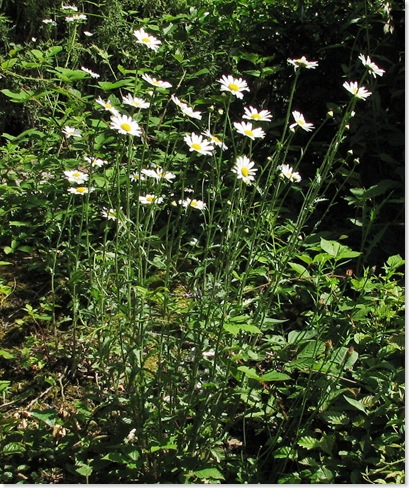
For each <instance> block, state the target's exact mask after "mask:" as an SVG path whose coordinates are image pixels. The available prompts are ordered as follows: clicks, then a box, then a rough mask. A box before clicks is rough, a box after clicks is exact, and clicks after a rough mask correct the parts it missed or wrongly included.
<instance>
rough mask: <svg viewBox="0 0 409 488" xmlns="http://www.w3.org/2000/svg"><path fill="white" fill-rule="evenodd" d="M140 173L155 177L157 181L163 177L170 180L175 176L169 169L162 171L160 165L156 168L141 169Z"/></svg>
mask: <svg viewBox="0 0 409 488" xmlns="http://www.w3.org/2000/svg"><path fill="white" fill-rule="evenodd" d="M141 173H142V174H144V175H145V176H149V177H150V178H155V180H157V181H159V180H161V179H164V180H166V181H169V182H171V181H172V180H173V179H175V178H176V175H175V174H173V173H171V172H170V171H163V169H162V168H160V167H158V168H156V169H143V170H142V171H141Z"/></svg>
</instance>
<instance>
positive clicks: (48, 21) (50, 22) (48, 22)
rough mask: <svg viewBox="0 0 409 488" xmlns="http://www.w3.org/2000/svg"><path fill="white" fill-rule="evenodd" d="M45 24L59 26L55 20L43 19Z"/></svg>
mask: <svg viewBox="0 0 409 488" xmlns="http://www.w3.org/2000/svg"><path fill="white" fill-rule="evenodd" d="M41 22H42V23H43V24H51V25H57V22H56V21H55V20H53V19H43V20H42V21H41Z"/></svg>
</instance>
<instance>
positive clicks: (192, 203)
mask: <svg viewBox="0 0 409 488" xmlns="http://www.w3.org/2000/svg"><path fill="white" fill-rule="evenodd" d="M179 205H182V206H183V207H185V208H187V207H193V208H196V209H197V210H204V209H205V208H206V204H205V203H204V202H203V201H202V200H196V199H195V198H186V200H179Z"/></svg>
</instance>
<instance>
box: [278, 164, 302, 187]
mask: <svg viewBox="0 0 409 488" xmlns="http://www.w3.org/2000/svg"><path fill="white" fill-rule="evenodd" d="M278 169H279V170H280V176H281V178H287V179H289V180H290V181H295V182H297V183H298V182H300V181H301V176H300V173H297V172H296V171H294V170H293V168H292V167H291V166H290V165H288V164H282V165H281V166H279V167H278Z"/></svg>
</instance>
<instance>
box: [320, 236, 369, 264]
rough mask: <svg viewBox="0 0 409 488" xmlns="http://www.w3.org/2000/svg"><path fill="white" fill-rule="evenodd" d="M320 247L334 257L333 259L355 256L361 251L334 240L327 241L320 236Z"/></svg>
mask: <svg viewBox="0 0 409 488" xmlns="http://www.w3.org/2000/svg"><path fill="white" fill-rule="evenodd" d="M320 246H321V249H322V250H324V251H325V252H326V253H327V254H329V255H330V256H332V257H333V258H335V260H339V259H346V258H356V257H357V256H359V255H360V254H361V253H360V252H357V251H352V250H351V249H350V248H349V247H348V246H344V245H342V244H340V243H339V242H336V241H327V240H326V239H323V238H322V237H321V242H320Z"/></svg>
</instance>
